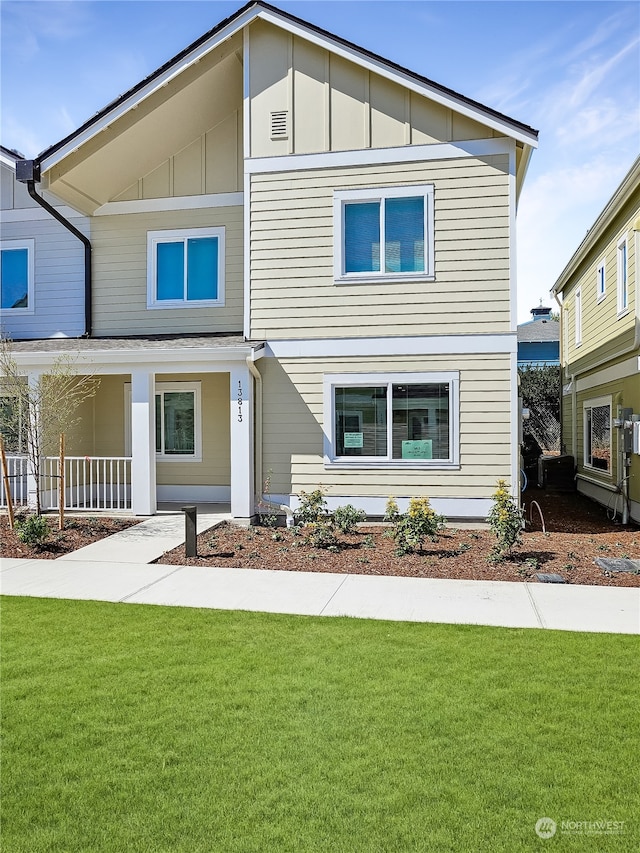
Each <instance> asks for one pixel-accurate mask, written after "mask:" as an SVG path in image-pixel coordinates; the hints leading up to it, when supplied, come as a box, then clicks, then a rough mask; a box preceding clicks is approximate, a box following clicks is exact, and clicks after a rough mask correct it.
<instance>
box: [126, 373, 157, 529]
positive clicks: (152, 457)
mask: <svg viewBox="0 0 640 853" xmlns="http://www.w3.org/2000/svg"><path fill="white" fill-rule="evenodd" d="M155 418H156V409H155V374H154V373H153V372H152V371H150V370H147V369H139V370H133V371H132V372H131V509H132V510H133V513H134V515H153V514H154V513H155V511H156V444H155V430H156V425H155Z"/></svg>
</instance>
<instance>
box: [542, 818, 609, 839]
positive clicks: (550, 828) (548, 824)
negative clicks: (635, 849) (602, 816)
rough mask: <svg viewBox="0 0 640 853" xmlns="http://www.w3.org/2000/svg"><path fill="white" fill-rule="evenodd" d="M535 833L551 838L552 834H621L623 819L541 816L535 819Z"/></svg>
mask: <svg viewBox="0 0 640 853" xmlns="http://www.w3.org/2000/svg"><path fill="white" fill-rule="evenodd" d="M535 829H536V835H537V836H538V837H539V838H553V837H554V835H589V836H594V835H623V834H624V831H625V822H624V821H623V820H561V821H555V820H553V818H550V817H541V818H539V819H538V820H537V821H536V826H535Z"/></svg>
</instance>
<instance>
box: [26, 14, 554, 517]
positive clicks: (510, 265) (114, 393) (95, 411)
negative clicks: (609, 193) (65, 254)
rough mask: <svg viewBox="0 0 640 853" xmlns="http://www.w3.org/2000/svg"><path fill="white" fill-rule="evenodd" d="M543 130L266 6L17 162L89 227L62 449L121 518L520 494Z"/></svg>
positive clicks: (70, 345)
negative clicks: (83, 460) (523, 368)
mask: <svg viewBox="0 0 640 853" xmlns="http://www.w3.org/2000/svg"><path fill="white" fill-rule="evenodd" d="M536 145H537V132H536V131H535V130H532V129H531V128H530V127H528V126H527V125H525V124H523V123H521V122H520V121H517V120H515V119H512V118H509V117H508V116H505V115H503V114H501V113H499V112H497V111H496V110H493V109H491V108H490V107H486V106H483V105H482V104H480V103H477V102H476V101H473V100H471V99H470V98H467V97H465V96H464V95H460V94H458V93H456V92H454V91H452V90H451V89H448V88H446V87H444V86H442V85H440V84H438V83H435V82H433V81H431V80H428V79H426V78H424V77H422V76H420V75H418V74H415V73H413V72H411V71H409V70H407V69H406V68H403V67H401V66H399V65H398V64H396V63H393V62H390V61H388V60H386V59H384V58H382V57H380V56H377V55H375V54H373V53H371V52H370V51H368V50H365V49H363V48H360V47H357V46H356V45H354V44H352V43H351V42H349V41H346V40H345V39H342V38H340V37H339V36H337V35H334V34H331V33H329V32H326V31H324V30H322V29H320V28H318V27H316V26H314V25H312V24H309V23H308V22H306V21H303V20H301V19H299V18H297V17H294V16H293V15H290V14H288V13H285V12H283V11H281V10H279V9H277V8H275V7H273V6H271V5H269V4H267V3H264V2H251V3H249V4H247V5H246V6H244V7H242V8H241V9H239V10H238V11H237V12H236V13H235V14H234V15H232V16H231V17H230V18H228V19H226V20H224V21H222V22H221V23H219V24H218V25H217V26H216V27H214V28H213V29H212V30H211V31H209V32H208V33H205V34H204V35H203V36H202V37H201V38H200V39H198V40H197V41H196V42H194V43H193V44H191V45H189V46H188V47H187V48H185V50H183V51H182V52H181V53H179V54H178V55H177V56H176V57H174V58H173V59H171V60H170V61H169V62H167V63H166V64H165V65H163V66H162V67H161V68H159V69H158V70H157V71H156V72H154V73H153V74H151V75H149V76H148V77H147V78H145V79H144V80H142V81H141V82H140V83H139V84H138V85H136V86H134V87H133V88H132V89H131V90H130V91H128V92H126V93H125V94H123V95H121V96H120V97H119V98H117V99H116V100H114V101H113V102H112V103H111V104H109V106H108V107H106V108H105V109H103V110H102V111H100V112H99V113H97V114H96V115H95V116H93V117H92V118H91V119H90V120H89V121H87V122H86V123H85V124H83V125H82V126H81V127H79V128H78V129H77V130H76V131H74V132H73V133H71V134H70V135H69V136H67V137H66V138H65V139H62V140H61V141H60V142H58V143H56V144H55V145H52V146H51V147H50V148H48V149H47V150H45V151H44V152H42V154H40V155H39V157H38V158H37V159H36V160H35V161H26V162H23V163H21V175H22V179H23V180H25V181H26V182H27V186H31V187H32V188H33V187H34V186H35V187H36V191H37V188H38V187H40V189H44V190H46V191H48V192H49V193H51V194H53V195H54V196H55V197H57V198H58V199H59V200H60V201H61V202H63V203H64V204H66V205H68V206H70V207H72V208H73V209H75V210H77V211H79V212H81V213H82V214H83V215H84V216H86V217H87V218H88V219H89V221H90V223H91V228H90V240H91V252H92V259H91V265H92V269H91V294H90V306H89V307H90V312H89V314H90V323H89V324H88V325H87V328H86V329H84V330H83V331H84V332H85V337H83V338H82V339H78V340H69V339H67V340H62V339H49V340H38V341H26V340H23V341H19V342H16V343H15V344H14V351H15V357H16V359H17V360H18V361H19V363H20V364H21V366H22V368H23V369H24V370H26V371H31V372H37V371H44V370H46V369H47V365H48V364H50V362H51V360H52V359H53V358H54V357H55V356H56V354H58V353H62V352H67V351H70V352H73V353H74V357H75V358H76V359H77V363H78V365H79V367H80V368H81V369H82V370H86V371H87V372H91V373H95V374H96V375H99V376H100V377H101V384H100V389H99V392H98V394H97V395H96V397H95V398H94V400H93V401H92V404H91V406H90V407H87V410H86V412H85V413H84V421H83V426H84V430H83V434H82V436H81V437H80V438H79V439H78V441H77V442H76V445H75V446H74V448H73V449H71V448H70V449H69V451H68V452H70V453H75V454H76V455H78V456H83V457H84V456H87V457H93V456H99V457H107V458H110V457H112V458H117V459H121V458H124V459H128V460H130V465H131V475H130V476H131V484H132V490H131V491H132V509H133V511H134V512H135V513H138V514H149V513H153V512H154V511H155V509H156V506H157V502H158V501H165V500H180V501H185V502H195V501H229V502H230V504H231V512H232V514H233V516H234V517H235V518H236V519H245V520H246V519H250V518H251V517H252V516H253V515H254V513H255V511H256V496H258V497H259V496H260V495H261V494H263V491H264V484H265V482H268V493H269V494H268V496H269V497H270V499H271V500H273V501H276V502H278V503H281V504H286V505H289V506H293V507H295V505H296V501H297V496H298V495H299V493H300V492H301V491H310V490H313V489H315V488H318V487H322V488H323V489H325V490H326V492H327V497H328V501H329V505H330V506H335V505H337V504H344V503H347V502H349V503H352V504H355V505H356V506H358V507H360V508H362V509H364V510H365V511H366V512H367V513H368V514H369V515H371V516H375V515H382V514H383V513H384V509H385V504H386V501H387V498H388V496H389V495H394V496H395V497H396V498H397V499H398V501H399V503H400V505H401V506H402V505H403V502H405V503H406V501H407V500H408V499H409V498H410V497H411V496H417V495H428V496H429V497H430V498H431V499H432V502H433V505H434V506H435V508H436V509H437V510H438V511H440V512H442V513H444V514H445V515H446V516H448V517H449V518H477V517H483V516H485V515H486V514H487V512H488V510H489V509H490V506H491V495H492V493H493V491H494V490H495V484H496V480H497V478H499V477H501V478H504V479H505V480H507V481H509V483H510V484H511V488H512V490H513V493H514V494H515V495H517V494H518V488H519V486H518V484H519V476H518V471H519V444H518V422H519V411H518V391H517V388H518V385H517V369H516V361H517V337H516V256H515V216H516V206H517V201H518V197H519V194H520V191H521V188H522V183H523V180H524V176H525V173H526V171H527V166H528V163H529V158H530V155H531V153H532V151H533V149H534V148H535V147H536Z"/></svg>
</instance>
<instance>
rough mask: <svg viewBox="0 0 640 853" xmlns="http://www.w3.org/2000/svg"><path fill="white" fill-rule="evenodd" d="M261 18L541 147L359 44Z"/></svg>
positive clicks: (267, 14) (263, 14)
mask: <svg viewBox="0 0 640 853" xmlns="http://www.w3.org/2000/svg"><path fill="white" fill-rule="evenodd" d="M258 17H259V18H262V20H264V21H268V22H269V23H271V24H273V25H274V26H277V27H281V28H282V29H284V30H287V31H288V32H290V33H292V34H293V35H295V36H299V37H300V38H302V39H305V40H306V41H310V42H312V44H315V45H317V46H318V47H321V48H325V49H327V50H330V51H331V53H334V54H336V55H337V56H341V57H342V58H343V59H347V60H349V61H350V62H353V63H354V64H356V65H359V66H361V67H362V68H366V69H368V70H369V71H373V72H374V73H375V74H379V75H380V76H381V77H385V78H386V79H387V80H392V81H393V82H394V83H399V84H400V85H401V86H404V87H405V88H407V89H410V90H411V91H412V92H415V93H416V94H418V95H423V96H425V97H427V98H429V99H430V100H432V101H435V102H436V103H438V104H442V105H443V106H445V107H449V108H450V109H452V110H455V112H458V113H461V114H462V115H465V116H468V117H469V118H471V119H474V120H475V121H479V122H480V123H481V124H484V125H486V126H487V127H490V128H492V129H493V130H497V131H499V132H500V133H502V134H504V135H505V136H510V137H511V138H512V139H517V140H519V141H520V142H523V143H525V144H526V145H531V146H532V147H534V148H537V147H538V142H537V139H536V136H535V134H533V133H526V132H525V131H524V130H521V129H517V128H514V127H513V126H512V125H511V123H510V122H508V121H501V120H500V119H499V118H497V117H496V116H492V115H490V114H488V113H487V112H485V111H484V110H482V109H481V108H480V107H474V106H472V105H471V104H467V103H465V101H464V100H463V99H461V98H456V97H454V96H453V95H448V94H447V93H445V92H442V91H440V90H439V89H438V88H436V87H435V86H431V85H429V84H428V83H423V82H420V81H418V80H416V79H415V78H414V77H413V76H412V75H411V74H408V73H404V72H402V71H400V70H398V69H395V68H390V67H389V66H388V65H387V63H386V62H384V61H383V60H376V59H373V57H369V56H365V55H363V54H362V53H361V52H360V51H359V50H358V48H357V47H355V46H354V47H349V46H347V45H344V44H341V43H340V42H337V41H334V40H333V39H332V38H331V37H330V36H323V35H320V34H319V33H316V32H314V31H313V30H310V29H307V27H305V26H304V25H302V24H298V23H294V22H293V21H290V20H288V19H287V18H281V17H280V16H279V15H278V14H277V13H275V12H272V11H271V10H266V9H263V10H261V11H260V13H259V15H258Z"/></svg>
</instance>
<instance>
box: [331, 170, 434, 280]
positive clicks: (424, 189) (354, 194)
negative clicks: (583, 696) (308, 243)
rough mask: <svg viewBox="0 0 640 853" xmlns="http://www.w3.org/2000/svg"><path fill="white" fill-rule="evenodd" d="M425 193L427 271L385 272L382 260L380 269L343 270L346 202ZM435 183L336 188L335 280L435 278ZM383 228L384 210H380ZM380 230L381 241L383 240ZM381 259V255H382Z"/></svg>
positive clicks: (381, 199) (334, 203)
mask: <svg viewBox="0 0 640 853" xmlns="http://www.w3.org/2000/svg"><path fill="white" fill-rule="evenodd" d="M412 196H422V197H423V199H424V229H425V235H424V271H423V272H384V271H383V270H382V266H383V264H382V262H381V264H380V266H381V270H380V272H375V271H372V272H357V273H346V272H344V254H345V253H344V216H345V205H346V204H348V203H349V202H353V203H357V202H361V201H379V202H380V203H381V208H382V202H383V201H384V200H386V199H393V198H409V197H412ZM433 196H434V185H433V184H413V185H411V186H394V187H378V188H370V187H367V188H365V189H352V190H334V192H333V278H334V283H335V284H360V283H367V284H373V283H375V282H378V281H380V282H385V283H390V282H400V281H435V265H434V236H433V235H434V212H433V211H434V205H433ZM381 228H382V212H381ZM382 234H383V231H382V230H381V242H382ZM381 260H382V259H381Z"/></svg>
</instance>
